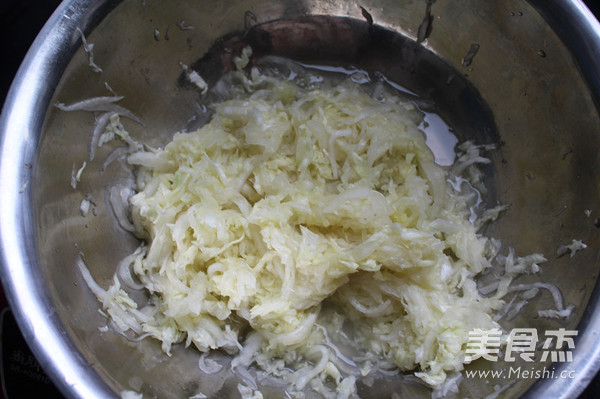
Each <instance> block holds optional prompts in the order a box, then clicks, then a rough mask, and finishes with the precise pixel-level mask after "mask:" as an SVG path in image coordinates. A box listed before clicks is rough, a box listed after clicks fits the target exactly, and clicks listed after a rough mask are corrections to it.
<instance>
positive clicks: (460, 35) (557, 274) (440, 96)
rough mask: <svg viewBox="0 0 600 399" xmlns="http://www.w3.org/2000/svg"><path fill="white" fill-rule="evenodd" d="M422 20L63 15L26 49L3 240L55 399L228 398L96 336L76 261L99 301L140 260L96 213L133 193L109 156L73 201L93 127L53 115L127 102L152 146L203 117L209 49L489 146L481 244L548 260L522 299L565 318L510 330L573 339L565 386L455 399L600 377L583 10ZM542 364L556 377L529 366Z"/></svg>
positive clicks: (198, 12) (404, 14)
mask: <svg viewBox="0 0 600 399" xmlns="http://www.w3.org/2000/svg"><path fill="white" fill-rule="evenodd" d="M429 3H430V4H429V6H428V2H427V1H425V0H387V1H381V0H378V1H375V0H365V1H363V2H361V3H360V4H359V3H356V2H354V1H331V0H312V1H308V0H304V1H292V0H279V1H266V0H264V1H263V0H247V1H233V0H201V1H200V0H196V1H193V0H189V1H183V0H182V1H176V2H175V1H167V0H148V1H142V0H124V1H120V0H106V1H103V0H67V1H65V2H63V4H61V6H60V7H59V9H58V10H57V11H56V12H55V13H54V15H53V16H52V18H51V19H50V21H49V22H48V23H47V24H46V26H45V27H44V29H43V31H42V32H41V33H40V35H39V37H38V38H37V40H36V41H35V43H34V44H33V46H32V48H31V50H30V51H29V53H28V55H27V57H26V59H25V61H24V62H23V65H22V67H21V68H20V70H19V73H18V75H17V77H16V79H15V81H14V84H13V86H12V88H11V91H10V93H9V96H8V98H7V100H6V104H5V107H4V109H3V113H2V119H1V121H0V131H1V132H2V144H1V151H2V152H1V159H0V193H1V195H0V229H1V230H0V234H1V247H2V269H1V272H2V280H3V284H4V288H5V291H6V293H7V295H8V297H9V301H10V305H11V307H12V309H13V310H14V312H15V314H16V317H17V319H18V322H19V325H20V327H21V329H22V331H23V333H24V335H25V338H26V339H27V341H28V342H29V344H30V346H31V347H32V349H33V351H34V353H35V354H36V356H37V357H38V359H39V360H40V362H41V364H42V366H43V367H44V368H45V369H46V371H47V372H48V373H49V374H50V376H51V377H52V379H53V381H54V382H55V383H56V384H57V386H58V387H59V388H60V390H61V391H62V392H63V393H64V394H65V396H67V397H69V398H100V397H114V396H118V393H119V392H121V391H122V390H126V389H132V390H136V391H140V392H142V393H144V397H158V398H181V397H189V396H191V395H194V394H195V393H196V392H198V391H199V390H200V391H202V392H204V393H206V394H207V395H209V396H211V395H213V397H215V398H218V397H221V398H225V397H232V396H235V395H236V394H237V391H236V388H235V385H236V383H235V378H233V377H231V376H227V375H224V376H221V375H219V376H216V377H215V376H207V375H203V374H202V373H201V372H200V370H199V369H198V367H197V361H198V353H196V352H195V351H193V350H189V349H188V350H186V349H184V348H181V347H177V348H176V349H175V350H174V351H173V356H172V357H170V358H169V357H167V356H165V355H164V354H163V353H162V352H161V351H160V348H159V345H157V344H156V343H155V342H152V341H150V340H144V341H141V342H139V343H132V342H129V341H127V340H126V339H124V338H123V337H120V336H117V335H115V334H113V333H112V332H110V331H100V329H99V328H100V327H102V326H103V325H105V324H106V321H105V319H104V317H103V316H102V315H100V314H99V312H98V310H99V305H98V303H97V301H96V299H95V297H93V295H92V294H91V293H90V292H89V290H88V289H87V287H86V285H85V283H84V281H83V280H82V278H81V276H80V274H79V273H78V272H77V269H76V267H75V257H76V256H77V254H79V253H80V252H83V253H85V254H86V259H87V261H88V265H89V266H90V269H91V272H92V274H93V275H94V277H95V278H96V279H97V280H98V281H99V282H100V284H101V285H104V286H106V285H107V284H108V282H109V280H110V279H111V277H112V274H113V272H114V268H115V265H116V264H117V262H118V261H119V260H120V259H121V258H122V257H123V256H124V255H126V254H128V253H129V252H130V251H131V250H132V249H133V248H135V246H136V245H137V241H136V240H135V239H134V238H133V237H131V236H130V235H129V234H128V233H126V232H125V231H123V230H122V229H120V228H119V226H118V225H117V224H116V223H115V220H114V217H113V215H112V214H111V207H110V206H109V205H108V203H107V202H108V201H107V199H106V187H107V186H109V185H114V184H118V183H120V182H122V183H124V184H127V183H128V182H129V179H130V177H131V176H130V174H129V171H128V170H127V168H124V167H122V166H121V165H119V163H114V164H111V165H110V166H109V168H108V169H107V170H106V171H103V172H102V171H101V169H102V161H103V160H104V159H106V156H107V152H100V153H98V154H97V156H96V160H95V161H94V162H91V163H90V164H88V165H87V166H86V171H85V173H84V174H83V175H82V179H81V181H80V182H79V183H78V184H77V186H76V188H75V189H74V188H73V187H72V186H71V185H70V178H71V174H72V171H73V167H74V165H75V166H76V167H80V166H81V165H82V164H83V161H85V160H86V154H87V142H88V137H89V132H90V130H91V128H92V126H93V123H94V120H93V119H94V118H93V116H92V115H91V114H90V113H86V112H78V113H76V112H73V113H65V112H61V111H60V110H58V109H57V108H55V107H54V106H53V104H54V103H55V102H57V101H60V102H65V103H69V102H74V101H76V100H80V99H84V98H89V97H94V96H101V95H110V91H109V89H108V87H107V84H108V86H109V87H110V88H111V89H113V90H115V91H116V92H117V93H118V94H120V95H123V96H124V99H123V100H122V102H120V104H121V105H123V106H125V107H127V108H128V109H130V110H132V111H133V112H134V113H135V114H137V115H138V116H139V117H140V118H141V119H142V121H143V122H144V123H145V127H142V126H141V125H137V124H135V123H132V124H130V125H128V128H129V129H130V132H131V133H132V134H133V135H135V136H136V137H139V138H142V139H143V140H146V141H148V142H150V143H152V144H155V145H160V144H164V143H165V142H166V141H167V140H168V139H169V137H170V135H171V134H172V133H174V132H175V131H178V130H181V129H185V128H189V127H190V126H192V125H194V124H197V123H199V122H198V120H199V119H198V116H199V115H202V113H201V112H200V111H199V105H198V104H199V102H198V101H199V97H198V92H197V91H196V90H194V89H193V88H192V87H190V86H189V85H186V84H185V82H184V80H183V79H182V70H181V67H180V65H179V61H182V62H184V63H185V64H187V65H192V66H193V67H194V68H196V69H199V70H202V71H203V73H205V76H207V77H208V79H209V83H210V79H213V80H214V79H216V78H217V77H218V75H219V74H220V73H221V72H222V66H223V64H221V63H220V62H218V58H217V57H215V54H216V55H223V54H224V53H223V52H220V50H222V49H223V43H225V42H227V43H235V42H244V41H249V42H251V43H252V44H253V45H254V46H255V47H256V48H260V51H262V52H263V53H265V54H279V55H285V56H289V57H292V58H298V59H302V60H308V61H311V62H323V63H330V64H331V63H334V64H345V65H348V64H352V65H355V66H357V67H361V68H364V69H367V70H370V71H375V70H378V71H381V72H383V73H384V74H385V75H386V76H387V77H388V78H390V79H392V80H394V81H395V82H397V83H399V84H402V85H404V86H405V87H407V88H409V89H411V90H412V91H414V92H417V93H418V94H420V95H421V96H422V97H424V98H427V99H430V100H433V101H434V102H435V103H436V104H437V111H438V112H439V114H440V115H441V116H442V117H443V118H444V119H445V120H446V121H447V122H448V123H449V124H450V125H451V126H453V127H454V129H455V132H456V134H457V136H458V137H459V138H460V139H463V140H464V139H474V140H475V141H477V142H480V143H496V144H499V145H500V148H499V150H497V151H494V152H491V153H490V154H489V155H490V156H491V159H492V163H491V164H490V165H489V166H488V167H487V168H486V169H485V173H486V176H487V181H486V183H487V186H488V189H489V193H488V201H489V202H490V203H492V204H494V203H495V202H497V201H500V202H502V203H504V204H510V206H511V208H510V210H509V211H508V212H507V213H506V214H505V215H503V216H502V217H501V218H500V219H499V220H498V221H497V222H496V223H494V225H493V226H491V228H489V229H488V230H487V231H486V234H489V235H491V236H495V237H498V238H500V239H501V240H502V241H503V242H505V243H508V244H510V245H512V246H514V248H515V249H516V251H517V253H519V254H527V253H531V252H542V253H544V254H546V256H547V257H548V258H549V262H547V263H546V264H544V266H543V273H542V274H541V276H528V277H526V278H524V279H523V281H534V280H536V279H538V280H539V279H542V280H543V281H546V282H549V283H552V284H555V285H556V286H558V287H559V288H560V289H561V290H562V292H563V294H564V297H565V301H566V302H567V303H569V304H575V305H576V309H575V312H574V313H573V314H572V315H571V317H570V318H568V319H567V320H558V321H557V320H548V319H543V318H539V317H537V316H536V312H535V311H536V310H537V309H539V308H542V307H545V306H550V305H551V304H552V299H551V298H550V296H549V295H540V296H539V297H538V298H537V299H536V300H535V301H533V302H534V303H532V304H531V305H530V306H528V307H527V308H526V310H525V311H524V312H523V313H522V314H521V315H520V316H519V317H517V318H516V319H514V320H512V321H511V322H507V324H506V327H507V328H512V327H515V326H518V327H529V328H536V329H538V330H539V331H543V330H546V329H557V328H561V327H563V328H567V329H577V330H578V332H579V335H578V336H577V339H576V341H575V344H576V346H575V349H574V350H573V362H570V363H566V362H562V363H561V362H559V363H557V364H555V365H554V367H555V368H556V373H557V374H556V375H558V374H559V373H560V372H561V371H563V370H574V373H571V376H572V377H573V378H556V379H550V378H542V379H539V380H535V379H532V378H515V379H513V380H512V381H504V382H502V381H492V383H491V384H490V383H486V381H485V380H483V379H470V380H465V381H464V382H463V383H462V384H461V392H460V394H459V395H458V397H485V396H486V395H488V394H490V393H493V392H494V385H495V384H498V385H502V386H504V387H505V388H506V390H505V391H503V392H502V395H503V396H504V397H517V396H525V397H541V396H543V397H549V398H550V397H552V398H559V397H560V398H567V397H575V396H577V395H578V394H579V393H580V392H581V391H582V389H583V388H584V387H585V386H586V385H587V383H588V382H589V381H590V379H591V378H593V376H594V375H595V374H596V372H597V370H598V368H599V367H600V345H599V344H598V335H599V334H600V312H598V311H597V310H598V309H599V307H600V304H599V303H598V298H599V291H598V287H597V276H598V267H599V264H598V258H599V255H600V251H599V249H600V230H599V225H600V219H598V218H599V217H600V206H599V205H598V204H600V178H599V177H600V175H599V171H600V157H599V153H600V152H599V151H600V134H599V133H600V118H599V114H598V105H599V104H600V103H599V100H600V25H599V24H598V22H597V21H596V20H595V19H594V17H593V16H592V14H591V13H590V12H589V11H588V10H587V9H586V8H585V6H584V5H583V4H582V3H581V2H580V1H579V0H530V1H521V0H505V1H482V0H454V1H437V2H436V1H429ZM361 6H362V9H361ZM428 7H430V11H431V18H430V17H429V14H426V10H427V9H428ZM363 9H364V11H363ZM371 18H372V20H373V21H374V25H373V26H370V22H371V21H370V19H371ZM424 20H427V21H428V22H426V23H425V24H423V21H424ZM181 21H185V24H180V22H181ZM186 26H193V27H194V29H186V28H185V27H186ZM78 29H80V30H81V32H82V33H83V34H84V35H85V37H87V41H88V43H93V44H94V47H93V55H94V62H95V63H96V64H97V65H98V66H99V67H100V68H102V72H95V71H94V70H93V69H92V68H90V65H89V64H90V63H89V61H90V59H89V54H88V53H87V52H86V51H85V50H86V49H85V48H84V46H83V45H82V37H81V35H80V33H79V30H78ZM309 36H310V40H307V37H309ZM474 45H477V46H474ZM476 49H477V51H476V52H475V50H476ZM211 57H212V58H211ZM103 151H104V150H103ZM106 151H108V150H106ZM86 194H87V195H91V196H92V197H93V198H94V205H93V212H91V213H89V214H88V215H86V216H82V215H81V214H80V210H79V204H80V202H81V200H82V199H83V198H84V197H85V195H86ZM572 239H581V240H583V241H584V242H585V243H586V244H587V245H588V248H587V249H586V250H584V251H582V252H580V253H577V255H576V256H574V257H573V258H570V257H569V256H563V257H557V256H556V251H557V248H558V247H559V246H561V245H564V244H568V243H570V242H571V240H572ZM473 366H474V367H479V368H485V367H490V365H489V364H487V365H486V364H482V363H477V364H474V365H473ZM492 366H494V367H502V365H501V364H496V365H492ZM504 366H506V365H504ZM544 366H550V365H549V364H542V363H536V364H535V368H536V369H539V368H541V367H544ZM508 382H510V384H509V385H507V383H508ZM360 389H361V391H360V392H361V397H389V395H390V393H391V392H392V391H394V392H396V393H398V394H400V395H406V396H410V397H420V396H422V397H428V395H429V392H428V391H427V390H426V389H424V388H423V387H421V386H418V385H413V384H409V383H406V382H405V381H402V380H401V379H398V380H396V381H388V382H386V384H383V385H382V384H379V385H375V388H373V389H368V388H366V387H361V388H360ZM269 395H271V396H269ZM280 395H281V393H280V392H275V391H272V392H267V395H266V396H267V397H279V396H280Z"/></svg>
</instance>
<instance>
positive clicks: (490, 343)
mask: <svg viewBox="0 0 600 399" xmlns="http://www.w3.org/2000/svg"><path fill="white" fill-rule="evenodd" d="M577 334H578V331H577V330H565V329H564V328H559V329H558V330H546V331H545V333H544V336H543V337H540V336H539V335H538V332H537V330H536V329H535V328H513V329H512V330H511V331H510V333H509V334H508V336H506V335H503V332H502V330H500V329H497V328H493V329H490V330H481V329H478V328H477V329H475V330H472V331H470V332H469V341H468V342H467V348H466V351H465V353H466V356H465V362H466V363H470V362H472V361H473V360H476V359H479V358H483V359H486V360H489V361H492V362H495V361H498V359H499V357H500V355H502V354H503V355H504V356H503V358H504V361H505V362H514V361H516V360H517V359H518V358H521V359H522V360H524V361H525V362H534V361H535V357H536V356H535V355H536V354H537V353H538V352H540V350H541V357H540V359H539V361H542V362H543V361H546V360H551V361H552V362H572V361H573V352H572V351H573V349H575V341H574V340H573V337H576V336H577ZM542 339H543V340H542ZM540 343H542V345H541V348H539V346H538V344H540ZM503 346H504V353H502V352H501V348H502V347H503Z"/></svg>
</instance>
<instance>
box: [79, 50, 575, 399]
mask: <svg viewBox="0 0 600 399" xmlns="http://www.w3.org/2000/svg"><path fill="white" fill-rule="evenodd" d="M248 57H249V51H246V52H245V53H244V54H243V57H242V58H238V59H237V60H236V65H237V70H236V71H234V72H233V78H234V81H235V79H237V81H239V82H240V83H239V86H238V87H241V88H242V89H240V90H238V92H236V93H237V94H236V95H235V96H234V97H233V98H232V99H230V100H226V101H223V102H220V103H217V104H214V115H213V118H212V120H211V121H210V122H209V123H208V124H206V125H205V126H203V127H202V128H200V129H199V130H197V131H194V132H191V133H178V134H176V135H175V136H174V138H173V140H172V142H170V143H169V144H168V145H166V146H165V148H164V149H162V150H155V151H144V150H140V151H138V152H133V153H132V154H131V155H129V157H128V161H129V163H130V164H132V165H134V166H136V167H137V168H138V173H137V183H136V184H137V187H136V192H135V193H134V195H132V196H131V197H130V198H129V209H130V215H129V216H130V218H131V223H130V224H131V226H129V227H132V228H133V230H134V231H135V233H136V234H137V235H138V236H139V237H141V238H143V239H144V240H145V244H143V245H142V246H140V248H138V249H137V250H136V252H135V253H134V254H132V255H131V256H130V257H128V258H127V259H126V260H125V261H124V262H122V263H121V265H119V274H120V275H122V276H123V275H126V274H127V273H131V274H132V276H129V278H124V280H126V281H129V282H130V285H134V286H135V287H134V288H139V287H144V289H145V290H146V291H147V292H148V294H149V296H150V302H149V305H146V306H145V307H143V308H141V309H138V305H137V304H136V303H135V302H134V301H133V300H132V299H130V297H129V296H128V294H127V292H126V291H125V290H124V289H122V288H121V285H120V282H119V279H118V278H117V277H115V279H114V284H113V285H112V286H111V287H110V288H109V289H108V290H104V289H102V288H101V287H100V286H98V285H97V284H96V283H95V282H94V281H93V279H92V277H91V275H90V274H89V272H88V271H87V269H86V267H85V264H84V263H83V259H82V258H78V265H79V267H80V270H81V272H82V274H83V276H84V278H85V280H86V282H87V283H88V284H89V286H90V288H91V289H92V291H93V292H94V294H95V295H96V296H97V297H98V298H99V300H100V301H101V302H102V304H103V307H104V310H105V312H106V313H108V314H109V316H110V318H111V320H112V321H113V323H114V325H113V327H114V328H116V329H117V330H118V331H121V332H123V333H125V332H127V331H128V330H132V331H133V332H135V333H136V334H138V335H142V336H143V335H149V336H152V337H154V338H156V339H158V340H160V341H161V342H162V347H163V350H164V351H165V352H167V353H170V349H171V346H172V345H173V344H175V343H179V342H185V344H186V345H194V346H195V347H196V348H197V349H198V350H200V351H201V352H206V353H210V351H211V350H217V349H220V350H223V351H225V352H227V353H229V354H231V355H233V360H232V362H231V368H232V370H233V371H234V372H235V373H236V374H237V375H239V376H240V377H241V378H242V380H243V381H244V383H243V384H240V385H239V386H238V390H239V391H240V393H241V394H242V395H243V396H244V397H247V398H260V397H262V395H261V393H260V391H258V388H257V384H256V381H255V379H254V377H253V375H252V374H251V373H250V372H249V369H250V367H251V366H252V365H257V366H258V368H259V369H261V370H263V371H265V372H266V373H268V374H270V375H274V376H278V377H280V378H282V379H283V380H284V381H285V382H286V383H287V384H288V385H289V386H291V388H289V389H288V393H293V392H297V391H300V390H302V389H303V388H305V387H307V388H311V389H315V390H319V391H321V392H329V393H330V394H329V396H328V395H325V396H326V397H336V395H337V397H344V398H349V397H356V380H357V378H366V377H369V376H372V375H374V373H380V375H393V374H394V373H397V372H398V370H401V371H409V370H414V371H415V373H414V374H415V375H416V376H417V377H418V378H420V379H421V380H423V381H424V382H425V383H427V384H428V385H430V386H432V387H437V390H436V392H438V394H439V393H440V392H443V393H444V394H445V393H446V392H454V391H456V386H457V384H458V382H459V381H460V373H457V372H459V371H460V370H462V369H463V367H464V364H463V363H464V354H465V348H466V343H467V341H468V337H469V331H471V330H473V329H475V328H479V329H492V328H500V326H499V325H498V323H497V322H496V321H495V320H494V319H493V315H494V314H495V312H497V311H498V310H500V309H502V308H503V306H504V302H503V300H502V297H503V296H504V295H506V294H507V293H508V292H509V288H508V286H509V284H510V282H511V280H512V278H513V277H514V276H516V275H517V274H522V273H535V272H536V271H538V270H539V266H538V263H540V262H543V261H544V260H545V259H544V258H543V256H541V255H531V256H530V257H523V258H519V257H515V255H514V253H513V252H512V251H510V253H509V254H508V255H507V256H505V257H501V259H500V260H501V262H503V264H504V266H505V269H506V270H507V273H506V274H505V276H504V278H503V279H502V280H501V281H500V282H499V283H495V284H494V285H493V286H491V287H487V292H485V295H484V294H482V293H480V291H478V289H477V285H476V281H475V279H476V277H477V276H478V275H480V274H481V273H482V272H483V271H485V270H486V269H488V268H490V267H491V262H492V259H493V258H494V257H495V256H496V255H497V251H498V246H497V243H496V242H494V241H493V240H490V239H488V238H486V237H484V236H482V235H480V234H478V231H477V229H478V227H479V226H475V225H474V223H473V221H472V216H473V215H472V206H473V203H474V201H475V200H477V198H475V199H474V198H473V193H475V192H476V191H475V190H473V189H471V190H466V189H465V187H464V186H465V184H466V185H469V184H471V185H479V184H480V183H481V182H480V179H479V176H477V175H475V174H474V172H473V168H472V166H474V165H476V164H477V163H485V162H489V161H488V160H487V159H485V158H483V157H481V156H480V155H479V150H478V147H475V146H472V145H471V146H469V145H465V146H464V148H463V150H464V151H463V152H464V153H463V155H462V156H459V157H458V159H457V162H456V164H455V167H454V169H450V170H445V169H442V168H441V167H440V166H438V165H436V164H435V162H434V158H433V155H432V153H431V151H430V150H429V148H428V147H427V145H426V143H425V136H424V134H423V133H422V132H421V131H419V129H418V125H419V124H420V123H421V121H422V115H421V114H420V113H419V112H418V111H417V110H416V109H415V106H414V105H413V104H412V103H409V102H406V101H405V100H401V99H400V98H399V97H396V96H394V95H393V94H390V93H388V94H386V95H385V96H383V98H382V99H378V100H375V99H373V98H372V97H371V96H369V95H368V94H366V93H365V90H363V88H362V87H361V86H359V85H356V84H354V83H352V82H350V81H348V82H344V83H341V84H335V85H331V86H327V85H326V84H322V85H320V86H319V85H317V87H313V88H301V87H299V86H297V85H295V84H293V83H292V82H289V81H286V80H282V79H280V78H276V77H272V76H267V75H263V74H261V73H259V72H258V71H257V70H256V69H255V68H252V69H251V71H250V73H249V74H248V75H246V74H245V73H244V72H243V71H242V68H244V67H246V64H247V63H248ZM112 122H113V125H115V123H116V120H112ZM112 130H113V131H114V132H115V133H116V134H120V132H121V129H117V128H113V129H112ZM121 136H122V138H123V139H127V137H126V136H125V135H124V134H123V133H121ZM138 148H140V147H138ZM465 173H467V174H469V175H470V177H469V179H470V180H469V179H465V178H462V177H459V176H458V175H459V174H461V175H464V174H465ZM461 179H462V180H461ZM467 181H470V182H471V183H468V182H467ZM504 209H505V208H498V209H494V210H493V211H492V212H491V214H489V215H488V216H487V217H488V218H489V219H494V218H495V217H497V215H498V212H500V211H502V210H504ZM134 280H135V281H134ZM534 288H535V287H534ZM540 288H548V287H547V286H540ZM536 293H537V291H536V292H535V293H530V294H531V295H535V294H536ZM531 295H530V296H531ZM567 309H568V308H564V307H563V305H562V302H560V307H559V309H558V311H559V312H563V313H565V312H566V311H567ZM548 316H550V317H558V316H560V315H554V314H548ZM348 326H351V328H350V329H349V328H348ZM336 343H345V344H347V345H345V346H347V347H353V348H355V351H356V353H348V352H347V351H346V352H343V351H341V350H340V348H339V347H337V346H336ZM340 347H341V345H340ZM200 367H201V368H202V369H203V370H204V371H206V372H209V373H210V372H218V371H220V368H221V366H220V365H219V364H218V363H216V362H214V361H212V360H211V359H209V358H206V357H205V356H203V357H201V359H200ZM290 370H294V372H291V371H290ZM449 376H451V378H450V379H448V377H449ZM366 381H368V380H366Z"/></svg>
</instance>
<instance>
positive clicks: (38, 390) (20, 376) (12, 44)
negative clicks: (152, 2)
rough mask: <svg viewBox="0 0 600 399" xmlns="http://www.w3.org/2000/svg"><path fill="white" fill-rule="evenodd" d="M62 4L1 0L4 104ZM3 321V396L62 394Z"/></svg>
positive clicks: (595, 386) (593, 2)
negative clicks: (36, 42)
mask: <svg viewBox="0 0 600 399" xmlns="http://www.w3.org/2000/svg"><path fill="white" fill-rule="evenodd" d="M585 3H586V4H587V5H588V7H589V8H590V9H591V10H592V12H594V14H595V15H596V17H597V18H598V17H599V16H600V2H599V1H597V0H588V1H585ZM59 4H60V1H59V0H0V54H2V58H1V59H0V104H4V99H5V97H6V94H7V92H8V90H9V87H10V84H11V82H12V80H13V78H14V76H15V73H16V72H17V69H18V68H19V65H20V64H21V61H22V60H23V57H24V56H25V54H26V52H27V50H28V49H29V46H30V45H31V43H32V42H33V40H34V39H35V37H36V36H37V34H38V33H39V31H40V29H41V28H42V26H43V25H44V23H45V22H46V20H47V19H48V18H49V17H50V15H51V14H52V12H53V11H54V10H55V9H56V7H58V5H59ZM1 291H2V288H1V287H0V310H2V309H5V308H6V299H5V298H4V297H3V295H2V292H1ZM0 324H1V326H2V331H1V335H0V340H1V341H0V343H1V345H2V348H1V349H2V350H1V351H0V353H2V367H0V370H1V371H2V375H1V376H0V378H3V389H2V391H0V398H3V397H4V398H5V399H29V398H35V397H44V398H46V399H54V398H57V399H58V398H61V395H60V394H59V393H58V392H57V391H56V390H55V389H54V388H53V386H52V385H51V383H50V382H49V380H48V378H47V377H46V376H45V375H44V373H43V371H42V370H41V369H40V367H39V365H37V363H36V362H35V358H34V357H33V356H32V355H31V353H30V352H29V351H28V349H27V346H26V344H25V342H24V340H23V338H22V337H21V336H20V334H19V332H18V329H17V327H16V324H15V323H14V319H13V317H12V315H11V314H10V311H9V310H5V311H4V313H2V317H1V320H0ZM4 377H7V378H4ZM596 398H600V374H599V375H598V376H596V378H595V379H594V380H593V381H592V383H591V384H590V386H589V387H588V388H587V389H586V390H585V392H584V393H583V394H582V395H581V396H580V397H579V399H596Z"/></svg>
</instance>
